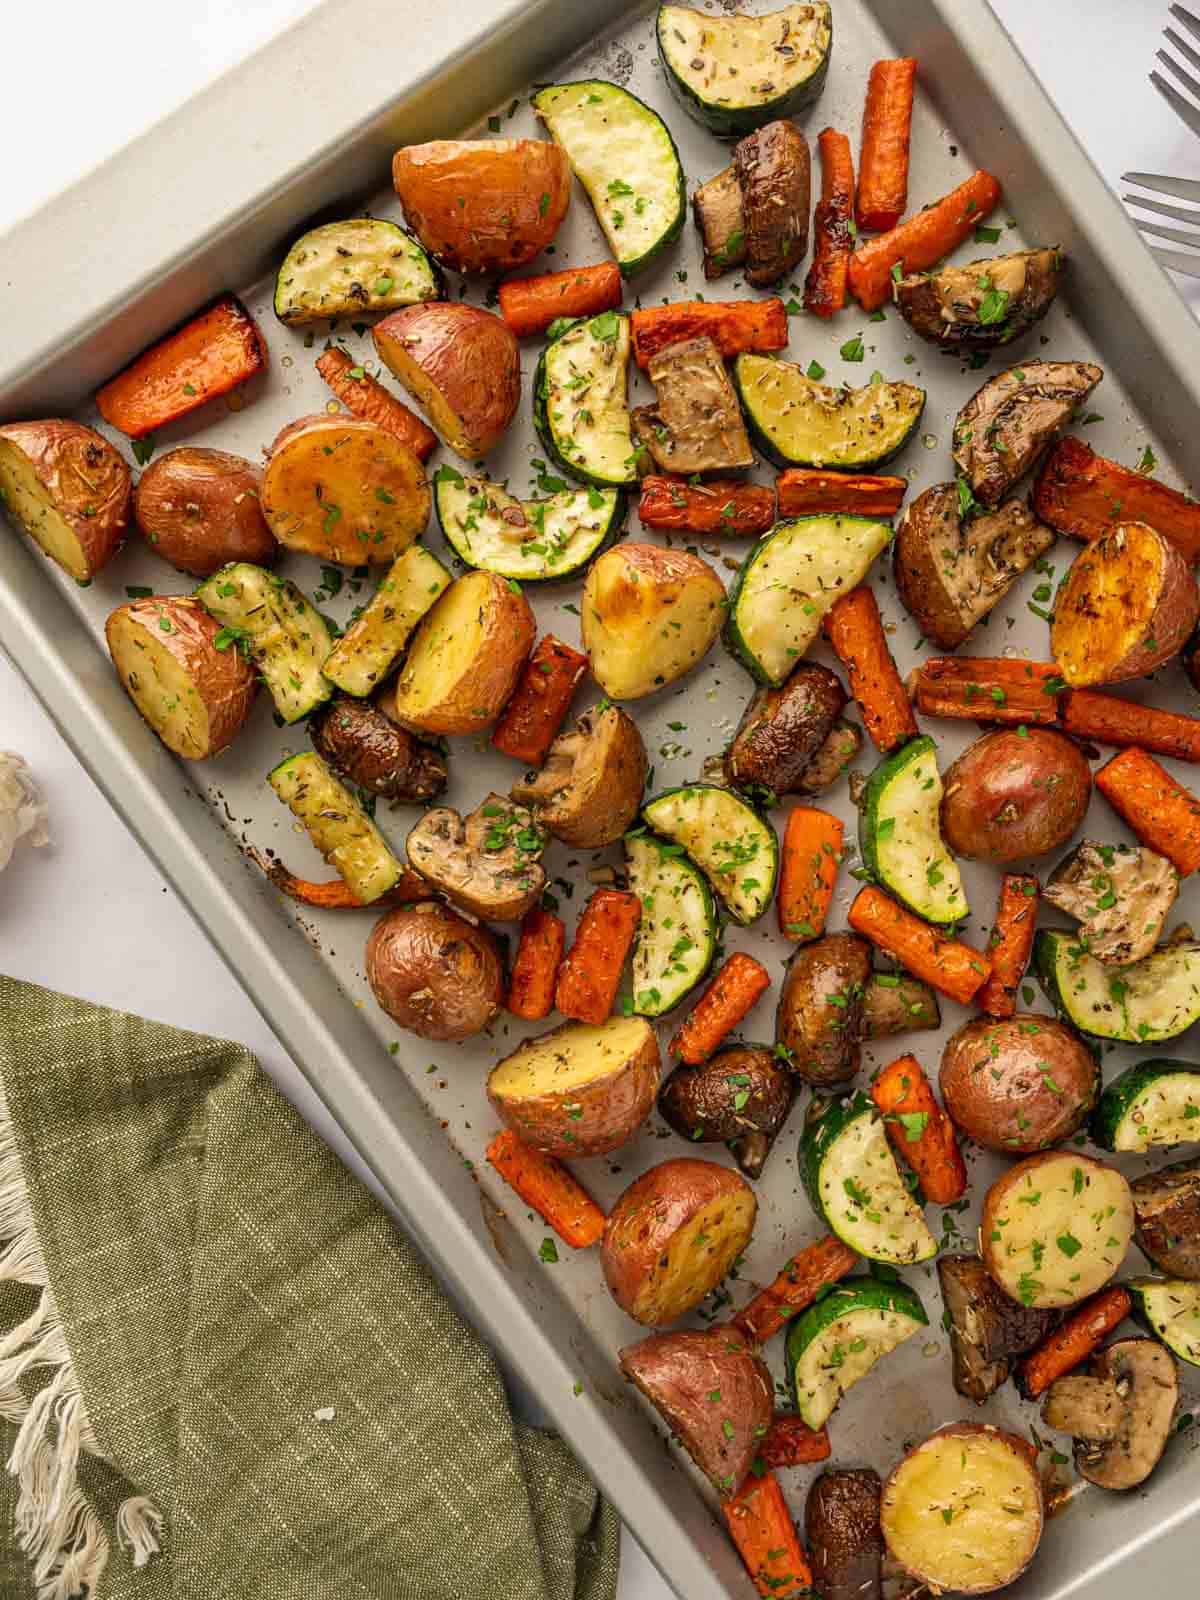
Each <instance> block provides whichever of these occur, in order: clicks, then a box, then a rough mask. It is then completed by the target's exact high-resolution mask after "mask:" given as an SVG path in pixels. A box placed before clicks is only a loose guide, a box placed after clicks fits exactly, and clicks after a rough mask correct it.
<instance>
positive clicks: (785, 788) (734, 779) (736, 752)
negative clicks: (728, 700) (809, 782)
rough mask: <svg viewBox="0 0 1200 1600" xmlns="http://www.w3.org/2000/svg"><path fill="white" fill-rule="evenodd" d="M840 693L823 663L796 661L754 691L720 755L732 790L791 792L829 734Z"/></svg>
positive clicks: (839, 707) (840, 705)
mask: <svg viewBox="0 0 1200 1600" xmlns="http://www.w3.org/2000/svg"><path fill="white" fill-rule="evenodd" d="M845 705H846V691H845V689H844V688H843V687H842V685H841V683H840V682H839V680H838V678H837V677H836V675H835V674H834V673H832V672H830V670H829V668H828V667H822V666H819V665H818V664H817V663H816V662H815V661H802V662H801V663H800V665H799V666H798V667H797V668H796V670H795V672H793V673H792V675H791V677H790V678H788V680H787V682H786V683H784V684H781V685H780V687H779V688H778V689H767V688H763V689H759V690H758V691H757V692H756V693H755V695H754V696H753V698H752V699H751V701H750V704H749V705H748V706H747V707H746V710H745V712H744V713H743V715H742V720H741V722H740V723H739V724H738V730H737V732H736V733H735V734H734V736H733V743H732V744H731V745H730V747H729V752H728V754H727V755H726V757H725V770H726V772H727V774H728V776H729V781H730V782H731V783H732V784H734V785H735V786H736V787H738V788H743V789H744V788H747V787H754V788H762V789H769V790H770V791H771V793H772V794H777V795H778V794H791V793H792V792H793V791H794V790H795V789H796V788H797V786H798V785H800V784H801V782H802V781H803V778H804V775H805V773H806V772H807V771H808V769H809V766H810V764H811V762H812V760H813V758H814V756H815V755H816V754H817V752H818V751H819V750H820V748H821V746H822V745H823V744H824V743H825V740H826V739H827V738H828V737H829V732H830V729H831V728H832V727H833V725H834V723H835V722H836V721H837V719H838V717H840V716H841V714H842V711H843V710H844V709H845Z"/></svg>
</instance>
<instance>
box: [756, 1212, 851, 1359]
mask: <svg viewBox="0 0 1200 1600" xmlns="http://www.w3.org/2000/svg"><path fill="white" fill-rule="evenodd" d="M857 1265H858V1257H857V1256H856V1255H855V1253H854V1251H853V1250H851V1249H850V1247H849V1246H848V1245H844V1244H843V1243H842V1241H841V1240H840V1239H835V1238H834V1236H833V1234H827V1235H826V1236H825V1238H824V1239H818V1240H817V1242H816V1244H809V1245H805V1247H804V1249H803V1250H798V1251H797V1252H796V1254H795V1255H794V1256H793V1257H792V1259H791V1260H790V1261H789V1262H788V1264H787V1265H786V1266H785V1267H784V1269H783V1271H782V1272H780V1273H779V1275H778V1277H776V1278H775V1280H774V1282H772V1283H769V1284H768V1285H767V1287H766V1288H765V1289H760V1290H759V1292H758V1293H757V1294H756V1295H755V1296H754V1299H753V1300H750V1301H748V1302H747V1303H746V1304H745V1305H744V1306H743V1307H742V1309H741V1310H740V1311H739V1312H738V1314H737V1316H736V1317H734V1319H733V1326H734V1327H735V1328H736V1329H737V1330H738V1332H739V1333H740V1334H741V1335H742V1337H743V1338H744V1339H746V1340H747V1341H748V1342H749V1343H750V1344H765V1343H766V1342H767V1340H768V1339H769V1338H770V1337H771V1335H772V1334H775V1333H778V1332H779V1330H780V1328H782V1327H783V1325H784V1323H786V1322H790V1321H791V1319H792V1318H793V1317H794V1316H796V1315H797V1313H798V1312H801V1311H803V1310H804V1308H805V1306H809V1305H811V1304H812V1303H813V1301H814V1300H815V1299H816V1298H817V1296H818V1295H819V1294H820V1292H821V1290H822V1289H824V1288H826V1287H827V1285H829V1284H831V1283H837V1281H838V1280H839V1278H844V1277H845V1276H846V1274H847V1273H848V1272H853V1270H854V1268H855V1267H856V1266H857Z"/></svg>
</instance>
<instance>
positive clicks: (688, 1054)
mask: <svg viewBox="0 0 1200 1600" xmlns="http://www.w3.org/2000/svg"><path fill="white" fill-rule="evenodd" d="M770 987H771V979H770V975H769V974H768V972H767V969H766V967H764V966H763V964H762V962H761V961H755V959H754V957H753V956H747V955H743V954H742V952H741V951H740V950H739V951H738V952H737V953H736V954H735V955H731V956H730V958H729V960H728V961H727V962H726V963H725V965H724V966H723V967H722V968H721V970H720V972H718V973H717V975H716V977H715V978H714V979H713V981H712V982H711V983H710V984H709V986H708V988H707V989H705V991H704V993H703V994H702V995H701V996H700V998H699V1000H697V1002H696V1004H695V1006H694V1007H693V1008H692V1012H691V1015H690V1016H689V1017H688V1018H687V1019H686V1021H684V1022H683V1023H682V1024H681V1026H680V1028H679V1031H678V1032H677V1033H676V1035H675V1037H674V1038H673V1039H672V1040H671V1054H672V1055H676V1056H679V1057H680V1059H681V1060H683V1061H686V1062H687V1064H688V1065H689V1066H690V1067H698V1066H699V1065H700V1063H701V1062H702V1061H707V1060H708V1058H709V1056H710V1055H712V1053H713V1051H714V1050H715V1049H716V1048H717V1046H718V1045H719V1044H720V1042H721V1040H722V1039H723V1038H724V1037H725V1035H726V1034H728V1033H732V1032H733V1030H734V1028H736V1027H737V1025H738V1023H739V1022H740V1021H741V1020H742V1018H743V1017H744V1016H745V1015H746V1014H747V1013H748V1012H749V1011H751V1010H752V1009H753V1007H754V1006H755V1004H756V1003H757V1001H758V999H759V996H760V995H762V994H765V993H766V991H767V990H768V989H769V988H770Z"/></svg>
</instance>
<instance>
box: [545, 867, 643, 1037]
mask: <svg viewBox="0 0 1200 1600" xmlns="http://www.w3.org/2000/svg"><path fill="white" fill-rule="evenodd" d="M641 920H642V904H641V901H640V900H639V899H638V898H637V896H636V895H632V894H629V893H627V892H626V891H625V890H624V889H595V890H593V891H592V893H591V894H590V895H589V896H588V902H587V905H585V906H584V908H583V913H582V915H581V916H580V918H579V921H578V923H577V924H576V927H575V937H574V939H573V940H572V941H571V948H570V949H569V950H568V951H567V953H566V956H565V957H564V958H563V963H562V966H561V967H560V968H559V969H558V982H557V984H556V985H555V989H554V1004H555V1005H556V1006H557V1007H558V1009H559V1010H560V1011H561V1012H562V1014H563V1016H564V1017H575V1018H576V1019H577V1020H578V1021H580V1022H592V1023H597V1024H599V1023H603V1022H607V1021H608V1019H609V1016H610V1015H611V1014H612V1008H613V1001H614V1000H615V999H616V998H617V990H618V988H619V987H620V984H621V973H622V971H623V970H624V967H625V961H626V958H627V957H628V955H629V952H630V950H631V949H632V948H633V942H634V939H635V938H636V937H637V930H638V925H639V924H640V922H641Z"/></svg>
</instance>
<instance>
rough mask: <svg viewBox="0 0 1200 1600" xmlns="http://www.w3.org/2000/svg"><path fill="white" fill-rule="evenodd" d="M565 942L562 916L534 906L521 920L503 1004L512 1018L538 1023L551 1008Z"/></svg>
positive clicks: (565, 933) (546, 1015)
mask: <svg viewBox="0 0 1200 1600" xmlns="http://www.w3.org/2000/svg"><path fill="white" fill-rule="evenodd" d="M566 942H567V930H566V927H565V926H564V924H563V920H562V918H561V917H556V916H555V915H554V913H553V912H552V911H543V910H541V908H540V907H538V906H534V908H533V910H532V911H529V912H526V914H525V917H524V919H523V921H522V923H521V941H520V943H519V944H518V945H517V953H516V955H515V956H514V957H513V964H512V976H511V977H510V978H509V981H508V999H507V1000H506V1001H505V1002H504V1004H505V1006H506V1007H507V1009H508V1010H509V1011H511V1013H512V1014H513V1016H514V1017H524V1019H525V1020H526V1022H540V1021H541V1019H542V1018H543V1017H548V1016H549V1015H550V1013H551V1011H552V1010H553V1009H554V985H555V980H556V979H557V977H558V965H559V962H560V961H561V960H562V954H563V947H564V946H565V945H566Z"/></svg>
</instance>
